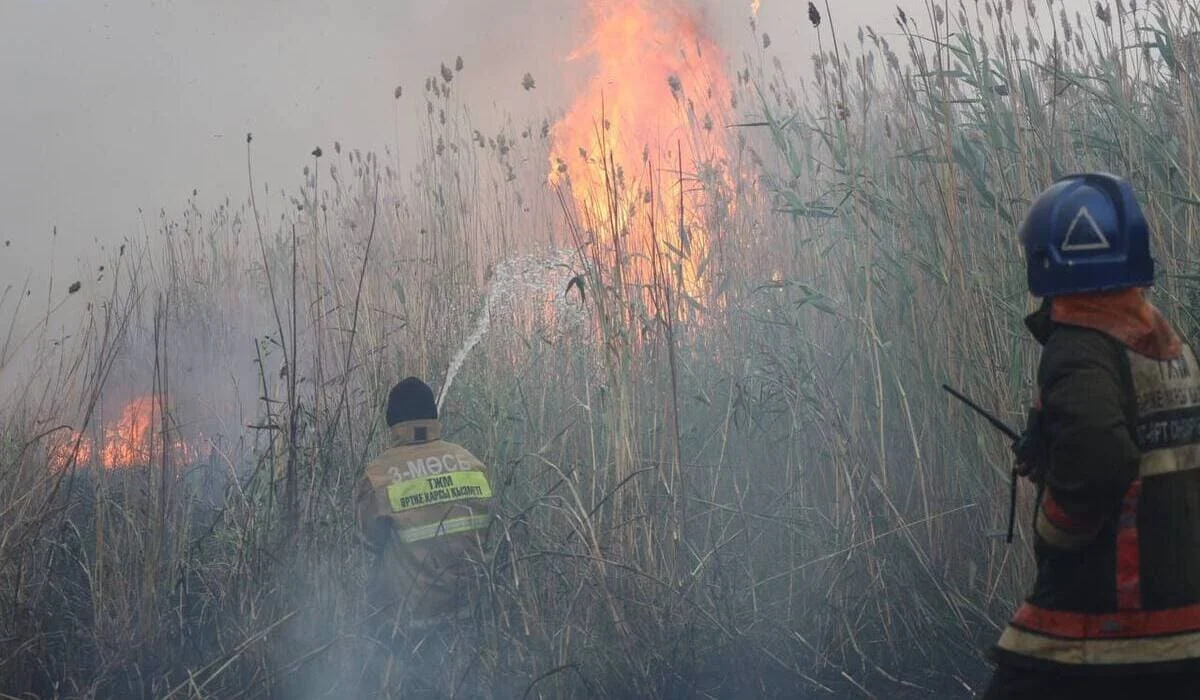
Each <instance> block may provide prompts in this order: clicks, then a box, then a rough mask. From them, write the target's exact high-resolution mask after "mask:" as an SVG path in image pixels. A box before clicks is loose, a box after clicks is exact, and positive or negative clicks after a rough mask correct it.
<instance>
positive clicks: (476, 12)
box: [0, 0, 1088, 296]
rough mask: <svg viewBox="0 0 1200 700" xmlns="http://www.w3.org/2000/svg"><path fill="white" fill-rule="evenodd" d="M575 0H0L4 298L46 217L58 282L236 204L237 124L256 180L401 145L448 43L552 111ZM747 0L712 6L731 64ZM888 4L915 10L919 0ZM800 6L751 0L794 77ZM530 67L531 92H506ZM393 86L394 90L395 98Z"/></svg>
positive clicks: (527, 110) (871, 0)
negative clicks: (189, 212)
mask: <svg viewBox="0 0 1200 700" xmlns="http://www.w3.org/2000/svg"><path fill="white" fill-rule="evenodd" d="M1037 2H1039V3H1044V0H1037ZM584 3H585V0H460V1H459V2H448V1H447V0H426V1H425V2H414V1H413V0H190V1H187V0H112V1H109V2H105V1H102V0H0V96H2V98H0V133H2V134H4V137H5V138H4V141H3V157H4V167H3V168H2V169H0V204H2V205H3V209H4V214H3V216H2V217H0V292H2V291H3V288H4V287H5V286H6V285H7V284H8V283H10V282H13V283H17V284H19V283H20V282H21V280H22V279H23V278H24V276H25V274H26V273H27V272H31V273H33V274H35V279H36V275H37V274H38V273H39V272H43V271H45V270H47V269H49V265H50V256H51V242H50V239H51V237H50V231H51V229H52V227H54V226H57V227H58V236H57V240H56V244H55V248H56V250H55V253H54V257H55V259H56V260H57V261H58V265H57V266H58V267H59V268H60V269H61V267H62V265H63V264H64V263H67V264H68V267H67V269H66V270H65V273H66V274H68V275H69V274H72V273H73V271H74V264H73V263H72V262H71V261H73V260H75V259H76V258H78V256H80V255H88V256H89V257H94V254H93V252H91V251H94V250H95V249H96V246H97V245H98V243H100V242H106V243H108V245H109V247H110V248H111V247H112V246H114V245H116V244H118V243H119V241H120V240H121V238H122V237H123V236H124V235H127V234H130V233H135V232H138V231H139V230H140V229H141V227H142V225H143V224H142V219H141V218H140V216H139V213H138V209H139V208H141V209H142V210H143V211H144V212H145V218H144V220H145V225H146V226H148V227H149V228H150V229H153V228H154V227H155V225H156V222H157V221H158V211H159V210H160V209H165V210H166V212H167V214H168V216H169V217H171V218H177V215H178V213H179V212H181V211H182V210H183V208H184V207H185V206H186V204H187V199H188V197H189V196H190V194H191V192H192V190H193V189H196V190H198V192H199V196H198V198H197V205H198V206H199V207H200V209H201V210H202V211H207V210H209V209H211V208H213V207H215V206H216V204H217V203H219V202H221V201H223V200H224V199H225V198H226V197H227V196H228V197H229V198H230V199H231V200H232V201H234V202H235V203H240V202H241V201H243V200H244V198H245V197H246V196H247V182H246V169H245V134H246V132H247V131H251V132H253V133H254V137H255V139H254V151H255V160H256V165H255V170H256V179H257V180H259V181H267V182H269V183H271V184H272V185H273V186H274V187H283V188H286V189H295V188H296V187H297V186H298V184H299V183H300V181H301V175H300V171H301V169H302V168H303V167H304V166H305V165H306V164H308V163H309V162H310V159H309V158H308V153H309V151H311V150H312V148H313V147H314V146H317V145H320V146H322V147H324V148H329V147H330V146H331V145H332V143H333V141H334V140H340V141H341V143H342V144H343V146H344V147H349V148H360V149H362V150H364V151H368V150H375V151H380V152H382V150H383V149H384V148H385V147H388V146H394V145H395V144H396V142H397V132H398V131H399V142H400V144H399V145H400V147H401V154H402V156H407V157H409V158H411V157H412V147H413V145H414V140H413V138H412V137H411V136H410V132H409V131H408V130H406V128H405V125H404V120H406V119H412V118H413V116H414V115H415V114H416V113H417V112H418V110H419V109H420V108H421V107H423V104H422V101H421V93H422V85H423V82H424V78H425V76H428V75H431V74H433V73H434V72H436V71H437V70H438V67H439V66H440V64H441V63H442V62H447V63H450V62H452V61H453V60H454V58H455V57H456V56H459V55H461V56H462V57H463V59H464V62H465V65H466V69H465V70H464V72H463V73H462V75H461V77H459V78H456V80H455V85H456V87H457V89H458V90H461V91H464V92H465V94H466V96H467V98H468V102H469V103H470V104H471V105H472V107H473V110H474V114H475V116H476V118H478V119H479V120H480V121H481V122H484V123H486V121H487V120H489V119H495V118H496V117H497V115H499V114H502V113H509V114H511V115H513V117H514V118H515V119H518V120H519V119H521V118H523V117H526V116H537V117H540V116H542V115H544V114H545V113H547V111H549V110H559V109H564V108H565V107H566V106H567V105H568V104H569V101H570V98H571V97H572V96H573V92H572V88H573V86H579V85H581V84H582V81H579V80H577V79H572V78H571V77H570V76H571V75H572V74H571V72H570V70H569V69H568V67H567V65H566V62H565V57H566V55H567V53H568V52H569V50H570V49H571V48H572V47H573V46H575V45H576V44H577V42H578V41H579V36H580V32H581V31H582V30H583V29H584V27H582V26H581V24H580V20H581V18H582V12H581V10H582V9H583V8H584V7H585V5H584ZM749 4H750V3H749V0H707V5H708V6H709V7H710V8H713V9H711V11H710V22H711V23H712V25H714V27H715V33H716V34H717V35H718V37H719V39H720V41H721V42H722V43H723V44H724V45H726V46H727V51H728V53H729V54H730V56H731V57H732V59H733V62H734V64H735V65H734V68H736V67H738V66H740V64H741V61H740V56H741V54H742V51H743V50H744V49H745V48H746V45H747V44H748V40H749V30H748V28H747V19H748V17H749ZM896 4H897V3H896V0H839V1H838V2H834V3H831V5H832V6H835V7H836V8H837V9H836V10H835V12H836V13H840V19H839V24H841V25H844V26H845V27H846V28H850V27H853V26H857V25H858V24H860V23H869V24H872V25H874V26H875V27H876V29H877V30H879V31H881V32H883V33H894V32H895V25H894V22H893V20H892V18H893V17H894V13H895V7H896ZM900 4H901V5H903V6H906V7H910V8H911V9H910V10H909V11H910V12H913V10H914V9H915V10H916V12H914V14H917V13H921V14H923V10H921V9H920V8H921V7H923V2H915V1H914V0H900ZM1018 4H1019V5H1020V4H1023V3H1018ZM1068 4H1069V5H1070V6H1072V7H1073V6H1079V7H1083V8H1086V7H1088V3H1087V2H1086V0H1068ZM806 5H807V4H806V3H804V2H796V1H794V0H763V2H762V10H761V14H760V24H761V25H762V26H763V27H764V28H765V29H766V31H768V32H769V33H770V34H771V37H772V47H771V51H772V52H775V53H776V54H777V55H780V56H781V57H783V59H784V61H785V63H786V64H788V65H796V75H797V77H798V78H800V77H802V78H804V79H808V78H809V77H810V76H811V64H810V62H809V61H808V57H809V55H810V54H811V53H812V52H813V51H814V49H815V41H814V39H815V37H814V34H813V31H812V29H811V26H810V25H809V24H808V21H807V19H806V18H805V11H806ZM818 6H819V7H821V9H822V13H823V14H824V2H821V3H818ZM1043 6H1044V5H1043ZM547 8H554V9H547ZM846 39H847V40H850V41H851V42H852V41H853V40H852V39H851V38H850V37H846ZM739 42H741V43H739ZM892 43H893V45H894V46H895V47H896V48H897V49H899V48H901V46H902V45H901V42H900V41H898V40H895V41H893V42H892ZM526 71H529V72H531V73H532V74H533V75H534V77H535V78H536V80H537V82H538V88H537V89H536V90H534V91H529V92H527V91H524V90H521V89H520V81H521V77H522V76H523V75H524V74H525V72H526ZM397 85H402V86H403V87H404V89H405V97H404V98H402V99H401V100H400V101H399V102H398V103H395V102H394V101H393V97H392V91H393V89H394V88H395V87H396V86H397ZM397 107H399V108H400V113H399V114H400V119H401V123H400V129H399V130H397V129H396V120H395V114H396V113H395V112H394V110H395V109H396V108H397ZM5 241H11V245H10V246H8V247H5V246H4V242H5ZM35 296H36V292H35Z"/></svg>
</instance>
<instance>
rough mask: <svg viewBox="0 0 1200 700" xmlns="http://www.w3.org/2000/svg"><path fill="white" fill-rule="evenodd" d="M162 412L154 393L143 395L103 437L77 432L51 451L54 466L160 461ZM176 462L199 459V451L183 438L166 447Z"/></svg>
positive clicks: (129, 465)
mask: <svg viewBox="0 0 1200 700" xmlns="http://www.w3.org/2000/svg"><path fill="white" fill-rule="evenodd" d="M162 432H163V431H162V413H161V406H160V403H159V400H158V398H157V397H156V396H154V395H146V396H139V397H138V398H135V399H134V400H132V401H130V402H129V403H128V404H126V405H125V407H124V408H123V409H122V410H121V417H120V418H119V419H118V420H117V421H116V422H114V423H111V424H109V425H106V426H104V427H103V428H102V429H101V431H100V433H101V436H100V439H99V440H93V439H91V438H89V437H88V436H86V435H83V434H81V433H77V432H73V433H71V434H70V435H69V437H67V438H66V439H64V440H62V441H60V442H59V443H57V444H56V445H55V446H54V448H53V449H52V450H51V452H50V466H51V468H52V469H53V470H55V471H61V470H63V469H66V468H68V467H70V466H72V465H74V466H78V467H80V468H84V467H89V466H93V465H96V464H98V465H99V466H101V467H103V468H105V469H129V468H133V467H146V466H150V465H152V464H157V463H159V462H160V461H161V460H162V458H163V440H162ZM166 454H167V457H168V459H170V460H171V461H172V462H175V463H177V464H178V463H186V462H191V461H195V460H196V459H197V458H198V457H199V451H198V450H196V449H195V448H194V447H193V446H191V445H189V444H187V443H186V442H184V441H182V440H172V441H171V443H170V444H169V445H167V447H166Z"/></svg>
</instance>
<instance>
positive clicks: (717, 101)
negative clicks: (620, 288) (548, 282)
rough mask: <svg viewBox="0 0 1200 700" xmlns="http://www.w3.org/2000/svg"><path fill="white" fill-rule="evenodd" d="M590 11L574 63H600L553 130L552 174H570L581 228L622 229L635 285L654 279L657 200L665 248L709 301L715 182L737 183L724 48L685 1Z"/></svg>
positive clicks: (607, 234)
mask: <svg viewBox="0 0 1200 700" xmlns="http://www.w3.org/2000/svg"><path fill="white" fill-rule="evenodd" d="M590 17H591V27H592V32H591V37H590V39H589V41H588V43H587V44H586V45H585V46H583V47H582V48H581V49H579V50H578V51H576V52H575V53H573V54H572V55H571V56H570V59H571V60H575V59H578V58H583V57H588V58H591V59H593V60H594V62H595V69H596V70H595V75H594V76H593V78H592V80H591V82H590V83H589V84H588V86H587V88H586V89H585V90H584V92H583V93H582V94H581V95H580V96H579V97H578V99H576V101H575V102H574V104H573V105H572V107H571V109H570V111H569V112H568V113H567V115H566V117H564V118H563V119H562V120H561V121H560V122H558V123H557V124H556V125H555V126H554V129H553V131H552V133H551V138H552V148H551V154H550V161H551V163H550V165H551V172H550V182H551V184H553V185H560V184H565V183H567V182H569V184H570V191H571V194H572V196H573V198H574V204H575V209H576V214H577V215H578V217H579V219H580V220H581V224H582V225H583V226H584V227H585V228H589V229H594V230H595V231H596V232H597V233H596V235H597V236H598V237H600V239H601V240H602V241H603V243H604V244H605V245H607V246H610V247H611V246H613V245H614V244H616V242H617V241H614V240H613V239H614V231H616V232H618V233H617V236H619V237H620V238H621V240H620V247H621V249H622V252H623V254H624V255H625V262H623V265H624V266H625V271H624V272H623V276H624V281H625V282H626V283H630V284H639V283H640V284H645V283H648V282H650V281H651V280H652V279H654V267H653V263H652V261H651V259H650V254H651V253H652V251H653V250H654V245H653V237H654V236H652V233H651V230H650V227H649V225H648V223H647V219H648V214H649V211H648V210H647V208H646V207H647V205H652V206H653V207H654V213H655V218H656V220H657V222H658V223H657V224H656V234H655V235H656V236H657V238H658V240H659V250H660V251H661V252H662V253H663V254H664V255H667V256H669V257H671V258H672V259H673V260H677V261H679V262H680V263H681V277H682V281H683V287H684V290H685V291H686V292H687V293H688V294H690V295H692V296H693V297H698V296H699V295H700V294H701V293H702V292H703V291H704V289H705V287H706V285H705V284H704V281H703V279H702V273H701V270H703V269H705V266H706V264H707V263H706V257H707V256H708V254H709V245H710V231H709V230H708V229H709V222H710V221H711V217H710V215H709V212H710V206H711V203H710V202H709V200H708V197H709V196H710V194H711V191H712V188H711V187H710V185H711V184H712V182H713V181H716V180H720V181H722V182H728V175H727V174H726V173H725V172H724V170H723V168H724V167H725V165H724V164H725V163H728V158H727V154H726V142H725V134H724V123H725V122H726V121H727V119H726V118H725V117H726V115H727V114H728V110H729V109H730V105H731V100H732V90H731V87H730V80H729V77H728V75H727V73H726V62H725V56H724V53H723V52H722V51H721V50H720V49H719V48H718V47H717V45H716V43H715V42H714V41H713V39H712V38H711V37H710V36H709V35H708V34H707V33H706V32H705V31H703V29H702V27H701V25H700V22H699V21H698V19H697V17H696V16H695V14H694V13H693V12H692V11H691V10H690V9H689V7H688V6H687V4H686V3H685V2H683V1H682V0H591V3H590ZM602 115H603V117H602ZM680 161H682V172H683V176H682V180H683V182H682V186H683V192H682V208H683V210H684V212H683V222H682V223H683V226H682V227H680V225H679V224H680V221H679V210H680V204H681V192H680V174H679V170H680V165H681V163H680ZM606 164H607V165H608V168H606V167H605V166H606ZM651 167H652V168H653V170H654V171H655V176H654V179H653V181H651V179H650V178H649V177H648V174H649V172H650V169H651ZM697 180H698V181H697ZM614 193H615V194H616V199H617V200H618V201H619V202H620V206H618V207H610V206H609V203H610V202H611V201H612V199H613V198H614V197H613V194H614ZM614 224H615V225H614ZM610 254H611V253H610Z"/></svg>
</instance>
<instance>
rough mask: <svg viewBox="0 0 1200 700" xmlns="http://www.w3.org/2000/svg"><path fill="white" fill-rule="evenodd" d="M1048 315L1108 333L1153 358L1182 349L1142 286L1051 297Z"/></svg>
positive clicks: (1170, 355)
mask: <svg viewBox="0 0 1200 700" xmlns="http://www.w3.org/2000/svg"><path fill="white" fill-rule="evenodd" d="M1050 318H1051V320H1053V321H1054V322H1055V323H1063V324H1067V325H1070V326H1083V327H1084V328H1091V329H1094V330H1098V331H1100V332H1102V333H1107V334H1108V335H1110V336H1112V337H1114V338H1116V339H1117V340H1119V341H1121V342H1122V343H1124V344H1125V345H1126V346H1127V347H1129V348H1130V349H1131V350H1133V351H1134V352H1137V353H1138V354H1141V355H1145V356H1146V357H1150V358H1153V359H1155V360H1171V359H1175V358H1177V357H1179V356H1180V354H1181V353H1182V352H1183V342H1182V341H1181V340H1180V339H1179V336H1178V335H1177V334H1176V333H1175V331H1174V329H1172V328H1171V324H1170V323H1168V322H1167V319H1166V318H1165V317H1164V316H1163V315H1162V313H1161V312H1160V311H1159V310H1158V309H1157V308H1155V307H1154V305H1153V304H1151V303H1150V302H1149V301H1147V300H1146V297H1145V295H1144V294H1143V293H1142V290H1141V289H1122V290H1119V291H1115V292H1094V293H1091V294H1068V295H1064V296H1060V297H1054V299H1053V300H1052V302H1051V308H1050Z"/></svg>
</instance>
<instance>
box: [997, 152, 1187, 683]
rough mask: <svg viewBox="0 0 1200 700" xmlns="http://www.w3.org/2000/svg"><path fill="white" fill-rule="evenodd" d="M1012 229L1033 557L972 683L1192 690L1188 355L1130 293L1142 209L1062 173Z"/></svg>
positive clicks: (1143, 276)
mask: <svg viewBox="0 0 1200 700" xmlns="http://www.w3.org/2000/svg"><path fill="white" fill-rule="evenodd" d="M1020 236H1021V243H1022V245H1023V247H1024V250H1025V259H1026V265H1027V274H1028V283H1029V291H1030V293H1031V294H1033V295H1034V296H1036V297H1042V299H1043V302H1042V304H1041V308H1039V309H1038V311H1036V312H1035V313H1033V314H1031V315H1030V316H1029V317H1027V318H1026V319H1025V323H1026V326H1027V327H1028V329H1029V331H1030V332H1031V333H1032V335H1033V337H1034V338H1036V339H1037V341H1038V342H1039V343H1040V344H1041V346H1042V354H1041V359H1040V363H1039V366H1038V371H1037V384H1038V387H1037V388H1038V393H1037V397H1036V399H1035V401H1034V407H1033V409H1032V410H1031V411H1030V420H1029V427H1028V429H1027V432H1026V436H1025V439H1024V440H1022V441H1021V442H1020V443H1019V444H1020V445H1021V448H1020V449H1018V450H1017V456H1018V470H1019V471H1020V473H1022V474H1023V475H1024V476H1027V477H1028V478H1029V479H1031V480H1032V481H1033V482H1034V483H1035V484H1036V485H1037V488H1038V499H1037V508H1036V514H1035V521H1034V522H1035V528H1034V529H1035V542H1034V553H1035V557H1036V560H1037V574H1036V577H1035V579H1034V582H1033V587H1032V591H1031V592H1030V593H1029V595H1028V597H1027V598H1026V600H1025V602H1024V603H1023V604H1022V605H1021V606H1020V607H1019V609H1018V610H1017V611H1016V614H1015V615H1014V616H1013V617H1012V619H1011V620H1010V621H1009V623H1008V625H1007V626H1006V628H1005V629H1004V632H1003V633H1002V634H1001V636H1000V639H999V641H998V643H997V644H996V646H995V647H994V649H993V658H994V660H995V661H996V662H997V665H998V667H997V669H996V671H995V674H994V675H993V677H992V680H991V684H990V686H989V687H988V689H987V690H986V691H985V693H984V695H983V697H984V698H985V699H987V700H1000V699H1002V698H1003V699H1007V698H1032V699H1036V698H1075V697H1079V698H1089V699H1095V698H1106V697H1122V698H1127V697H1133V696H1140V697H1146V698H1200V366H1198V365H1197V361H1196V355H1195V354H1194V352H1193V351H1192V348H1191V347H1190V346H1189V345H1188V344H1187V343H1186V342H1183V341H1182V340H1181V339H1180V337H1179V335H1178V334H1177V333H1176V332H1175V330H1174V329H1173V328H1172V327H1171V325H1170V324H1169V323H1168V322H1167V320H1166V319H1165V318H1164V317H1163V315H1162V314H1161V313H1159V311H1158V310H1157V309H1156V308H1155V307H1154V306H1153V305H1152V304H1151V303H1150V302H1149V301H1148V300H1147V298H1146V296H1145V289H1146V288H1148V287H1150V286H1152V285H1153V282H1154V263H1153V261H1152V259H1151V256H1150V242H1149V238H1150V237H1149V229H1148V226H1147V223H1146V218H1145V216H1144V215H1143V213H1142V210H1141V208H1140V207H1139V205H1138V202H1137V200H1136V198H1135V196H1134V193H1133V189H1132V188H1131V187H1130V186H1129V184H1128V183H1127V182H1125V181H1124V180H1122V179H1120V178H1118V177H1116V176H1113V175H1109V174H1104V173H1089V174H1082V175H1071V176H1068V177H1064V178H1062V179H1061V180H1059V181H1057V182H1056V183H1054V185H1053V186H1051V187H1050V188H1049V189H1047V190H1046V191H1045V192H1044V193H1042V194H1041V195H1040V196H1039V197H1038V199H1037V200H1036V201H1035V202H1034V203H1033V206H1032V208H1031V209H1030V211H1029V214H1028V216H1027V217H1026V219H1025V221H1024V224H1023V225H1022V227H1021V232H1020Z"/></svg>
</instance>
